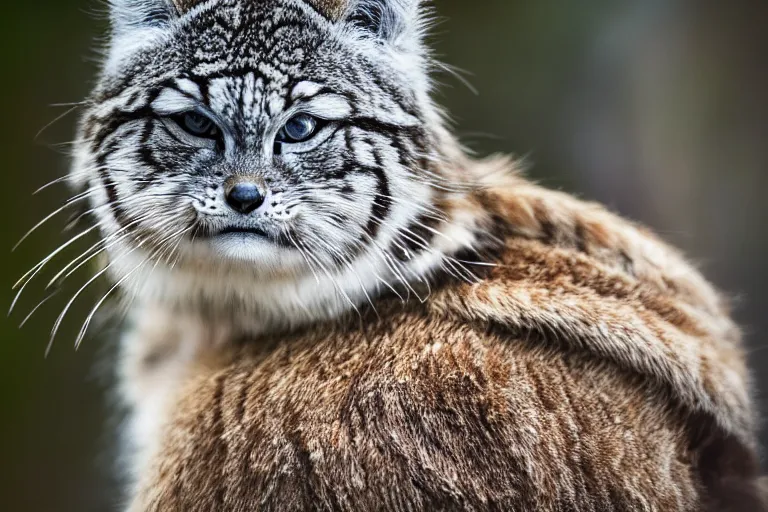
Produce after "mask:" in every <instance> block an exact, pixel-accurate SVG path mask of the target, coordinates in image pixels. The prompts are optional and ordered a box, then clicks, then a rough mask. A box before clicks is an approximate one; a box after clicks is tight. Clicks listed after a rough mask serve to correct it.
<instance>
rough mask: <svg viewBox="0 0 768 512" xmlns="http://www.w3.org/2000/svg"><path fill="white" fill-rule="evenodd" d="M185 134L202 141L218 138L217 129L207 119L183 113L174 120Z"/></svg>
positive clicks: (195, 113)
mask: <svg viewBox="0 0 768 512" xmlns="http://www.w3.org/2000/svg"><path fill="white" fill-rule="evenodd" d="M174 121H176V124H178V125H179V126H180V127H181V128H182V129H183V130H184V131H185V132H187V133H188V134H190V135H193V136H195V137H200V138H203V139H216V138H218V137H219V127H218V126H216V123H214V122H213V121H211V120H210V119H209V118H207V117H206V116H204V115H202V114H198V113H197V112H185V113H183V114H179V115H178V116H176V117H175V118H174Z"/></svg>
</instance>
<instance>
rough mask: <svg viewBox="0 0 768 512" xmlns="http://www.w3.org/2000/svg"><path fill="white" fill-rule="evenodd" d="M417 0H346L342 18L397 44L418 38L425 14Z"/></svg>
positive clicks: (419, 1)
mask: <svg viewBox="0 0 768 512" xmlns="http://www.w3.org/2000/svg"><path fill="white" fill-rule="evenodd" d="M422 3H423V2H422V1H421V0H349V6H348V7H347V9H346V14H345V16H346V20H347V22H349V23H352V24H353V25H355V26H356V27H358V28H360V29H363V30H366V31H368V32H370V33H372V34H374V35H376V36H377V37H378V38H380V39H382V40H384V41H387V42H391V43H394V44H395V45H398V46H400V45H401V44H408V43H413V42H415V41H417V40H419V39H420V38H421V33H422V30H423V28H424V18H425V13H424V12H423V11H424V8H423V6H422Z"/></svg>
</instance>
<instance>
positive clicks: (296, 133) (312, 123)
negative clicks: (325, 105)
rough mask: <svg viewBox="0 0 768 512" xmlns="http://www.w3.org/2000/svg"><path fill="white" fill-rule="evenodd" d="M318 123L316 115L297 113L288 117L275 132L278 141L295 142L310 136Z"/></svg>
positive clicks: (314, 131)
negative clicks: (277, 131)
mask: <svg viewBox="0 0 768 512" xmlns="http://www.w3.org/2000/svg"><path fill="white" fill-rule="evenodd" d="M319 125H320V123H319V120H318V119H317V118H316V117H313V116H311V115H309V114H297V115H295V116H293V117H292V118H290V119H289V120H288V122H287V123H285V125H283V127H282V128H281V129H280V132H279V133H278V134H277V141H278V142H286V143H289V144H290V143H296V142H304V141H307V140H309V139H311V138H312V136H313V135H315V133H317V129H318V127H319Z"/></svg>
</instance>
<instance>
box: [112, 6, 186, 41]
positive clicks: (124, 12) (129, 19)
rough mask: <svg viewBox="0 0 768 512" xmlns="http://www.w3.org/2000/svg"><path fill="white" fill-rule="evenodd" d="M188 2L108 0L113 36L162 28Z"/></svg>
mask: <svg viewBox="0 0 768 512" xmlns="http://www.w3.org/2000/svg"><path fill="white" fill-rule="evenodd" d="M191 3H192V2H191V1H189V0H109V12H110V19H111V21H112V29H113V30H114V32H115V34H117V35H123V34H126V33H129V32H131V31H132V30H137V29H139V30H140V29H148V28H149V29H152V28H163V27H165V26H167V25H168V24H170V23H171V21H172V20H174V19H175V18H177V17H178V16H179V15H180V14H181V13H182V12H184V11H185V10H186V9H187V8H188V6H187V4H191Z"/></svg>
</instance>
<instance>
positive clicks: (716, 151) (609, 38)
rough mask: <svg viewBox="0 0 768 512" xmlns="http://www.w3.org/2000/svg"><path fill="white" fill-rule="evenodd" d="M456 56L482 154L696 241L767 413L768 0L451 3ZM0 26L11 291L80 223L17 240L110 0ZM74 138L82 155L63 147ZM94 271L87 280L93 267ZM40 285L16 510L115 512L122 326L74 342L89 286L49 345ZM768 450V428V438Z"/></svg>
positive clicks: (12, 454)
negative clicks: (108, 350)
mask: <svg viewBox="0 0 768 512" xmlns="http://www.w3.org/2000/svg"><path fill="white" fill-rule="evenodd" d="M436 6H437V14H438V15H439V17H440V20H439V21H440V23H439V24H438V25H437V27H436V28H435V31H434V39H435V41H436V47H437V50H438V55H439V57H440V58H441V59H442V60H443V61H445V62H447V63H449V64H451V65H454V66H456V67H458V68H461V69H463V70H467V72H468V73H467V75H466V77H467V80H468V81H469V82H470V83H471V84H472V85H473V86H474V87H475V88H476V89H477V91H478V94H477V95H475V94H473V93H472V92H471V91H470V90H469V89H468V88H467V87H465V86H464V85H462V84H461V83H460V82H459V81H458V80H457V79H455V78H453V77H451V76H449V75H447V74H445V75H442V76H440V77H439V79H440V81H441V82H442V83H443V87H442V88H441V93H440V98H439V99H440V101H441V102H442V103H444V104H445V105H447V107H448V108H449V110H450V112H451V113H452V115H453V118H454V119H455V122H456V129H457V131H458V133H459V134H460V135H461V137H462V139H463V141H464V142H465V143H466V144H467V145H468V146H469V147H471V148H472V149H473V150H475V151H476V152H477V153H479V154H486V153H489V152H496V151H504V152H514V153H516V154H518V155H521V156H526V157H527V158H528V160H529V161H530V162H531V163H532V164H533V166H532V170H531V175H532V176H533V177H535V178H536V179H537V180H539V181H540V182H543V183H544V184H546V185H548V186H551V187H556V188H562V189H565V190H568V191H572V192H575V193H576V194H578V195H579V196H582V197H585V198H588V199H595V200H599V201H602V202H604V203H606V204H608V205H609V206H610V207H611V208H613V209H615V210H617V211H618V212H620V213H622V214H624V215H627V216H630V217H632V218H635V219H637V220H639V221H641V222H644V223H645V224H647V225H649V226H651V227H653V228H654V229H656V230H657V231H658V232H660V233H661V234H662V236H663V237H665V238H666V239H667V240H669V241H670V242H672V243H674V244H676V245H678V246H680V247H682V248H683V249H685V250H686V251H687V253H688V254H689V255H690V257H691V258H692V259H693V260H694V261H696V262H697V263H699V264H700V266H701V267H702V268H703V269H704V271H705V272H706V274H707V275H708V276H709V277H710V278H711V279H713V280H714V282H715V283H717V285H718V286H720V287H721V288H722V289H723V290H725V291H726V292H728V293H729V294H731V295H732V296H733V297H734V299H735V301H736V306H737V309H736V316H737V317H738V319H739V321H740V322H741V323H742V325H744V327H745V329H746V331H747V333H748V340H749V346H750V362H751V364H752V367H753V369H754V372H755V375H756V377H757V382H758V385H759V386H758V387H759V388H760V389H759V390H758V392H757V399H758V402H760V404H761V407H762V409H763V410H764V411H768V400H766V399H764V398H763V397H764V395H765V391H766V390H768V377H766V375H765V372H764V369H765V368H766V367H767V366H768V350H766V347H768V340H766V339H765V333H767V332H768V311H766V310H765V304H766V302H767V301H768V265H767V264H766V261H768V227H766V222H767V221H768V29H767V28H766V27H767V23H768V2H766V1H765V0H729V1H727V2H726V1H723V0H635V1H616V0H611V1H609V0H580V1H578V2H574V1H572V0H527V1H523V0H483V1H475V2H466V1H459V0H438V1H437V2H436ZM2 9H3V16H2V17H0V27H2V28H1V29H0V38H2V45H0V57H2V61H3V62H2V70H3V76H2V81H1V82H2V85H1V87H2V94H0V98H2V101H3V110H2V111H3V112H4V116H5V117H4V119H5V120H6V121H5V122H3V123H1V124H2V130H3V132H2V134H3V136H2V144H3V146H2V147H3V151H2V154H3V158H5V164H4V166H3V181H2V200H1V201H0V208H1V209H2V210H1V211H0V219H2V223H3V224H2V226H3V229H2V232H0V263H2V265H0V287H1V288H2V290H3V292H2V299H3V300H2V302H1V304H2V305H3V306H4V307H5V306H7V305H9V304H10V302H11V299H12V294H11V292H10V287H11V285H12V283H13V282H14V281H15V280H16V279H17V278H19V277H20V276H21V275H22V274H23V273H24V272H25V271H26V270H27V269H28V268H30V266H31V265H32V264H33V263H35V262H36V261H38V260H40V259H41V258H42V257H43V256H45V255H46V254H47V253H48V251H50V250H51V249H53V248H54V247H56V246H57V245H58V244H59V243H61V242H62V241H63V240H65V238H63V235H61V233H60V232H61V229H62V227H63V225H64V220H65V218H66V216H65V215H64V216H62V217H61V219H59V220H58V221H56V220H54V221H52V222H50V223H49V224H48V225H47V227H45V228H44V229H41V230H40V231H39V232H37V233H36V234H35V235H34V236H33V237H31V239H30V240H29V241H28V242H26V243H25V244H24V245H23V246H22V247H21V248H20V249H19V250H18V251H16V252H15V253H11V252H10V249H11V247H12V246H13V244H14V243H15V242H16V241H17V240H18V239H19V237H21V235H23V234H24V233H25V232H26V231H27V229H29V228H30V227H32V226H33V225H34V224H35V223H36V222H37V221H38V220H40V219H42V218H43V217H44V216H45V215H46V214H47V213H49V212H51V211H53V209H54V208H55V207H57V206H58V205H60V204H61V203H62V201H64V200H65V199H66V197H67V195H66V194H67V191H66V190H65V188H64V187H62V186H57V187H53V188H51V189H49V190H46V191H45V192H43V193H41V194H39V195H36V196H34V197H33V196H31V193H32V192H33V191H34V190H35V189H36V188H37V187H39V186H40V185H42V184H44V183H46V182H48V181H49V180H52V179H54V178H56V177H58V176H60V175H62V174H63V173H64V172H65V171H66V168H67V161H66V157H65V156H64V155H62V151H61V149H62V146H59V145H58V144H60V143H64V142H66V141H68V140H70V139H71V137H72V133H73V128H72V127H73V122H74V119H75V117H76V114H71V115H69V116H67V117H65V118H63V119H61V120H59V121H57V122H56V123H54V124H53V125H52V126H51V127H50V128H48V129H47V130H45V131H44V132H43V133H42V134H41V135H39V136H36V134H37V133H38V131H39V130H40V129H41V128H43V127H44V126H45V125H47V124H48V123H49V122H51V121H53V120H54V119H56V118H57V116H59V115H61V114H63V113H64V112H65V111H66V110H67V108H66V107H53V106H51V105H52V104H61V103H70V102H76V101H79V100H80V99H82V98H83V96H84V95H85V94H86V92H87V91H88V88H89V84H90V82H91V77H92V76H93V73H94V70H95V61H96V55H97V54H96V53H95V52H94V51H93V50H92V49H93V48H94V41H95V39H96V38H99V37H101V36H102V35H103V32H104V29H105V25H104V21H103V20H100V19H97V18H94V13H97V14H98V13H99V12H101V11H103V10H104V6H103V5H102V4H101V3H99V2H98V1H97V0H96V1H94V0H70V1H61V0H36V1H34V2H24V3H22V2H13V3H10V2H6V3H5V4H4V5H3V7H2ZM63 148H64V149H65V148H66V146H63ZM81 280H82V277H81ZM42 297H43V295H42V291H41V290H35V291H33V292H32V293H30V294H29V296H28V297H27V298H26V299H24V300H22V302H21V304H20V308H19V313H17V314H16V315H14V316H13V318H12V319H11V320H8V321H7V320H5V319H3V320H1V321H0V322H1V323H0V336H1V340H0V410H1V411H2V412H1V413H0V429H1V430H0V508H2V509H3V510H9V511H10V510H13V511H17V510H18V511H54V510H55V511H59V510H65V511H69V510H78V511H87V510H110V509H112V508H113V507H114V505H115V502H116V499H117V498H116V494H115V487H114V484H113V479H112V478H111V476H110V474H111V470H110V465H111V463H112V459H113V453H112V452H111V451H110V450H109V446H110V436H109V435H108V434H107V433H108V432H110V431H111V430H113V429H112V427H113V426H114V424H113V423H109V422H108V418H109V412H108V411H109V410H110V408H109V407H108V406H107V403H108V402H109V397H108V389H109V384H108V378H105V375H108V373H109V372H108V371H105V370H104V369H103V368H104V367H108V366H109V360H110V357H109V355H106V356H105V355H103V354H102V352H104V348H105V347H109V346H110V345H113V344H114V339H110V338H114V335H113V336H105V335H103V334H102V335H100V336H95V337H91V338H89V339H88V340H87V342H86V343H85V345H84V346H83V347H82V348H81V349H80V351H78V352H76V351H75V350H74V349H73V348H72V341H73V340H74V337H75V334H76V332H77V328H78V327H79V326H78V325H77V324H78V322H77V321H76V320H79V319H82V317H83V315H85V314H86V313H87V311H88V309H87V306H88V305H89V303H90V304H92V303H93V295H92V294H91V295H88V294H86V295H85V296H84V298H83V300H82V301H80V302H79V303H78V304H82V306H81V305H78V306H76V307H75V309H74V310H73V313H72V315H71V318H72V320H71V321H70V322H67V323H65V324H64V328H63V330H62V332H61V335H60V336H59V339H58V341H57V343H56V345H54V348H53V351H52V352H51V355H50V356H49V357H48V358H47V359H45V358H44V357H43V354H44V351H45V345H46V343H47V340H48V333H49V332H50V328H51V326H52V323H53V321H54V319H55V316H56V314H57V313H58V311H59V310H60V309H61V307H62V306H63V305H64V303H65V302H66V301H61V300H59V301H58V302H57V301H52V302H51V303H50V304H46V305H45V306H44V308H41V310H40V312H39V316H37V317H35V319H34V320H33V321H31V323H30V324H29V325H27V326H26V327H25V329H24V330H21V331H20V330H18V329H17V324H18V323H19V322H20V321H21V320H22V319H23V318H24V316H25V314H26V313H27V312H28V311H29V310H30V309H31V308H32V307H33V306H34V305H35V304H37V301H36V300H34V299H40V298H42ZM763 441H764V442H763V444H764V445H768V436H763Z"/></svg>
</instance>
